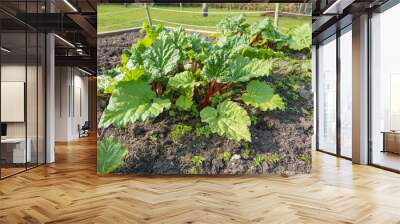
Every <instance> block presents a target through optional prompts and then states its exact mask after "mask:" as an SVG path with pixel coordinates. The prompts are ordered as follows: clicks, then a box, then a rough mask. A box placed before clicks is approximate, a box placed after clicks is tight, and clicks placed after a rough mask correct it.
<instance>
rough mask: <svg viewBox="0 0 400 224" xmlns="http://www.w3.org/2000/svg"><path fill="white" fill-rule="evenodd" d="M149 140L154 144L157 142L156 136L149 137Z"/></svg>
mask: <svg viewBox="0 0 400 224" xmlns="http://www.w3.org/2000/svg"><path fill="white" fill-rule="evenodd" d="M149 139H150V141H152V142H155V141H157V135H156V134H152V135H150V137H149Z"/></svg>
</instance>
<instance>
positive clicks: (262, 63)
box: [203, 51, 272, 83]
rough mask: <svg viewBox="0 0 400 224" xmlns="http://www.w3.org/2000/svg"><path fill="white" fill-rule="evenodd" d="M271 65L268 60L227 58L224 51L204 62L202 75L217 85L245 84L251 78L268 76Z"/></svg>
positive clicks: (236, 56)
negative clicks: (214, 81)
mask: <svg viewBox="0 0 400 224" xmlns="http://www.w3.org/2000/svg"><path fill="white" fill-rule="evenodd" d="M271 68H272V63H271V61H269V60H258V59H250V58H247V57H244V56H241V55H238V54H237V55H233V56H231V57H229V56H228V55H227V53H225V52H224V51H218V52H216V53H214V54H213V55H211V56H210V58H209V59H208V60H206V64H205V66H204V68H203V74H204V75H205V77H206V78H207V80H208V81H211V80H216V81H217V82H218V83H229V82H246V81H249V80H250V79H251V78H255V77H261V76H268V75H269V74H270V72H271Z"/></svg>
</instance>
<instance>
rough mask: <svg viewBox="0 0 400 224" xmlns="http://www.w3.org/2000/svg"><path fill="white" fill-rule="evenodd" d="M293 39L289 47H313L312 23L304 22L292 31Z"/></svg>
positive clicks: (299, 48) (297, 48)
mask: <svg viewBox="0 0 400 224" xmlns="http://www.w3.org/2000/svg"><path fill="white" fill-rule="evenodd" d="M290 36H291V38H292V41H290V44H289V47H290V48H291V49H293V50H303V49H305V48H307V49H310V48H311V39H312V37H311V25H309V24H303V25H302V26H299V27H297V28H296V29H294V30H292V31H291V32H290Z"/></svg>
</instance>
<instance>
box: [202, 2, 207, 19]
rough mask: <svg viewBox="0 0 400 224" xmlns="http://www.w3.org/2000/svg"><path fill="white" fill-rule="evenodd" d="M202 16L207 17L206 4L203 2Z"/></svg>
mask: <svg viewBox="0 0 400 224" xmlns="http://www.w3.org/2000/svg"><path fill="white" fill-rule="evenodd" d="M203 17H208V4H207V3H203Z"/></svg>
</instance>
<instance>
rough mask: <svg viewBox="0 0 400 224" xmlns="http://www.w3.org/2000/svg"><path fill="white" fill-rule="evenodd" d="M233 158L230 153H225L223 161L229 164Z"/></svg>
mask: <svg viewBox="0 0 400 224" xmlns="http://www.w3.org/2000/svg"><path fill="white" fill-rule="evenodd" d="M231 157H232V154H231V153H230V152H224V153H223V154H222V160H223V161H224V162H228V161H229V160H230V159H231Z"/></svg>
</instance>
